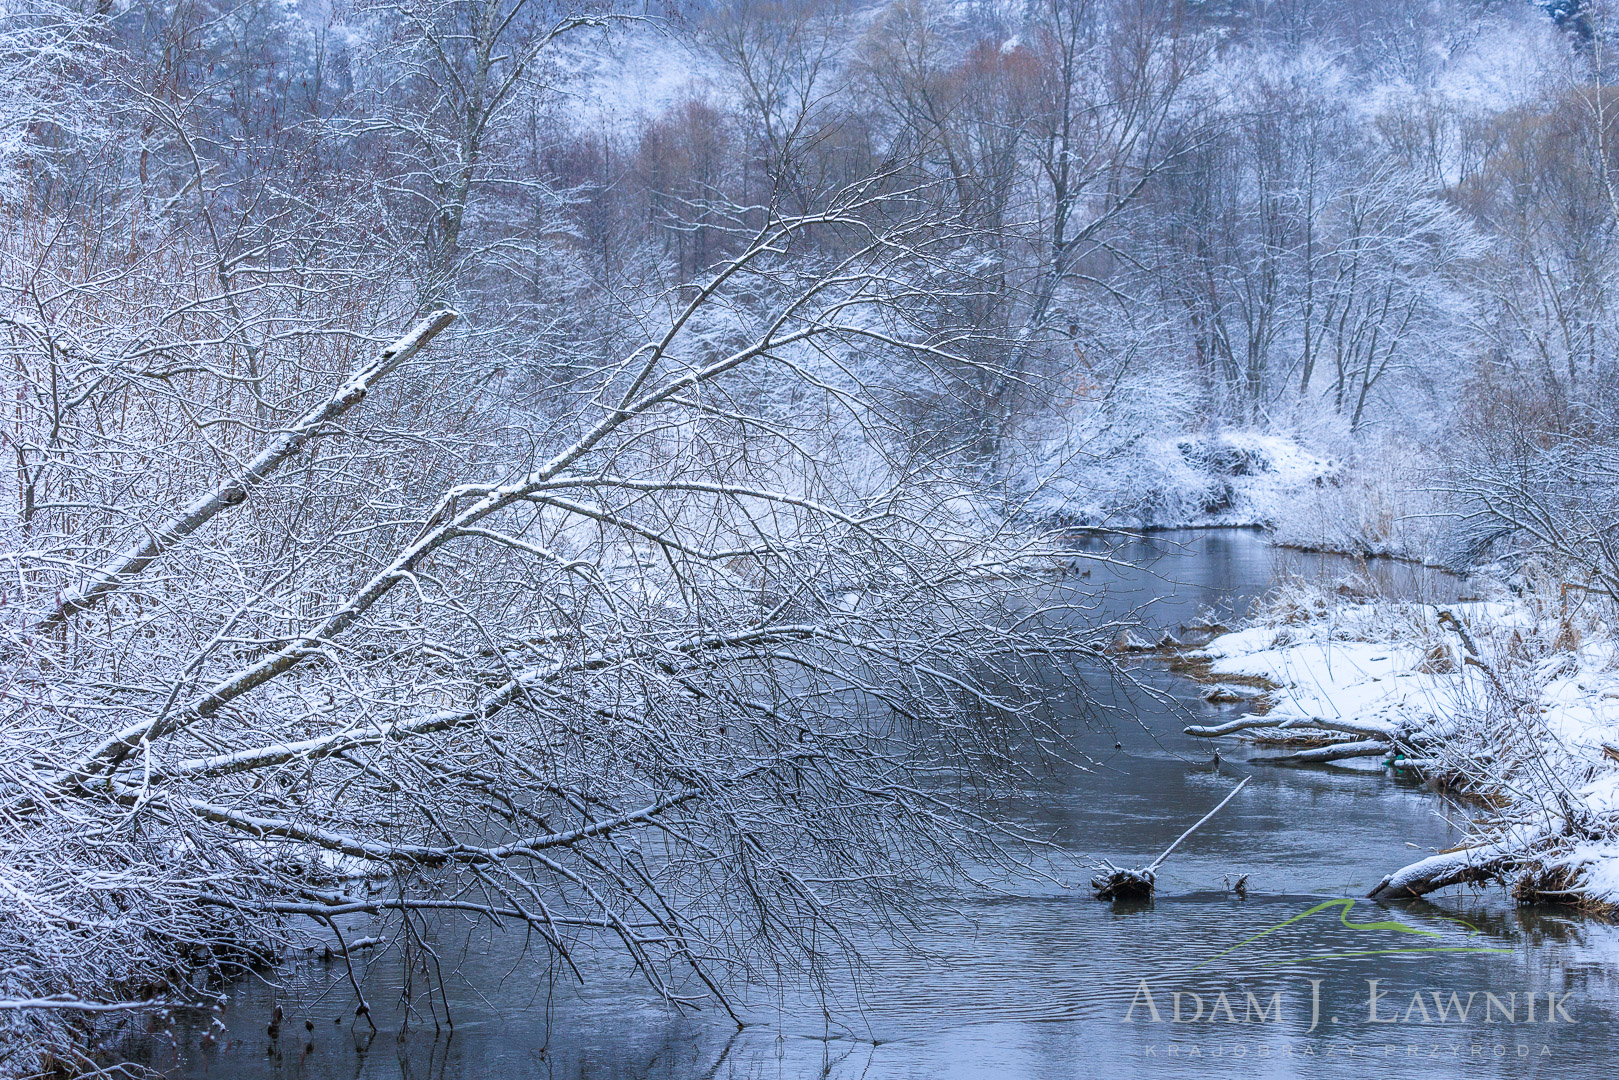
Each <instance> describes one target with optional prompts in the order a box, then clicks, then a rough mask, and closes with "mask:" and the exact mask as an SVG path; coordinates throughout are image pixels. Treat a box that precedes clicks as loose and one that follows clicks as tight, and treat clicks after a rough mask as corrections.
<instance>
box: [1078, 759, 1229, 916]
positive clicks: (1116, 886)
mask: <svg viewBox="0 0 1619 1080" xmlns="http://www.w3.org/2000/svg"><path fill="white" fill-rule="evenodd" d="M1252 779H1253V777H1251V776H1249V777H1244V778H1243V780H1242V782H1241V783H1240V784H1238V785H1237V786H1236V787H1234V788H1232V789H1231V791H1230V792H1229V793H1228V794H1227V795H1226V797H1225V798H1223V799H1221V800H1220V802H1219V803H1218V804H1217V805H1216V806H1215V808H1214V809H1213V810H1210V811H1209V812H1208V813H1206V814H1204V815H1203V816H1202V817H1201V818H1199V819H1198V820H1197V824H1195V825H1193V826H1192V827H1191V828H1190V829H1187V830H1186V831H1185V832H1183V833H1181V834H1180V835H1179V836H1177V837H1176V838H1175V842H1174V843H1173V844H1170V845H1169V846H1168V847H1167V848H1165V849H1164V853H1163V854H1162V855H1160V856H1158V857H1157V858H1156V859H1154V860H1153V861H1152V862H1151V864H1149V865H1148V866H1145V867H1143V868H1141V869H1139V870H1137V869H1133V868H1130V867H1124V866H1114V865H1113V864H1112V863H1110V862H1107V861H1106V860H1104V861H1103V863H1102V868H1103V869H1104V870H1105V871H1106V873H1104V874H1101V875H1098V876H1097V877H1094V878H1092V879H1091V888H1092V889H1094V890H1095V891H1096V898H1097V899H1098V900H1151V899H1152V891H1153V887H1154V884H1155V882H1156V880H1157V873H1158V868H1159V867H1160V866H1162V865H1163V864H1164V860H1165V859H1167V858H1169V853H1170V852H1172V851H1174V850H1175V849H1176V848H1178V847H1180V845H1181V841H1182V840H1185V839H1186V838H1187V837H1188V836H1191V835H1192V834H1193V833H1194V832H1196V831H1197V830H1198V829H1200V828H1202V827H1203V825H1204V824H1205V823H1207V822H1208V820H1209V819H1210V818H1212V817H1213V816H1214V815H1215V814H1218V813H1219V812H1220V810H1221V808H1222V807H1224V806H1225V804H1226V803H1228V802H1230V801H1231V800H1232V799H1234V798H1235V797H1236V795H1237V792H1239V791H1241V790H1242V789H1243V788H1244V787H1246V786H1247V785H1248V781H1249V780H1252ZM1244 879H1245V880H1246V875H1244Z"/></svg>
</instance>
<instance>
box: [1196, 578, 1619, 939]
mask: <svg viewBox="0 0 1619 1080" xmlns="http://www.w3.org/2000/svg"><path fill="white" fill-rule="evenodd" d="M1497 596H1498V598H1496V599H1491V600H1488V601H1480V602H1471V603H1455V604H1448V605H1445V604H1438V605H1436V604H1421V603H1404V602H1396V601H1391V600H1386V599H1380V598H1376V597H1369V596H1366V595H1361V594H1359V593H1358V591H1357V590H1355V589H1354V588H1348V589H1345V588H1344V587H1342V586H1340V587H1339V588H1338V589H1329V588H1323V587H1321V586H1319V585H1309V584H1303V583H1293V584H1289V585H1287V586H1285V587H1284V588H1282V589H1280V590H1278V592H1277V593H1275V594H1274V595H1273V596H1271V597H1270V598H1269V599H1268V600H1267V602H1266V603H1265V604H1264V605H1263V606H1262V607H1261V609H1260V610H1259V611H1258V612H1257V613H1256V615H1255V617H1254V618H1253V620H1252V622H1251V625H1249V626H1248V627H1247V628H1245V629H1241V630H1238V631H1235V632H1231V633H1226V634H1223V635H1221V636H1219V637H1217V638H1215V639H1213V640H1212V641H1210V642H1209V643H1208V645H1206V646H1204V647H1203V648H1202V649H1200V650H1197V651H1195V652H1192V653H1189V654H1187V655H1186V656H1185V658H1184V661H1183V662H1184V663H1185V664H1186V666H1187V668H1188V670H1189V671H1190V672H1191V673H1193V674H1196V675H1198V676H1199V677H1201V678H1203V679H1204V680H1205V681H1207V682H1209V683H1210V684H1211V685H1209V686H1208V687H1207V688H1206V690H1205V693H1206V695H1207V696H1208V698H1209V700H1211V701H1224V702H1228V703H1230V704H1231V706H1232V718H1231V719H1230V720H1228V721H1225V722H1223V723H1218V724H1206V725H1200V726H1197V727H1193V728H1188V729H1187V730H1188V732H1189V733H1190V734H1194V735H1201V736H1206V737H1210V738H1241V739H1245V740H1248V741H1250V742H1252V743H1254V744H1257V745H1258V746H1260V747H1262V748H1264V749H1265V750H1267V751H1273V752H1274V753H1267V754H1266V755H1265V758H1266V759H1267V760H1270V761H1277V762H1283V763H1298V764H1303V763H1333V764H1336V765H1339V766H1346V767H1356V768H1362V769H1372V770H1384V769H1390V770H1406V771H1409V772H1411V773H1414V774H1416V775H1420V776H1422V777H1424V778H1425V779H1426V780H1427V781H1428V782H1429V783H1430V784H1431V785H1432V786H1434V787H1435V788H1437V789H1439V790H1441V791H1443V792H1445V793H1447V794H1448V795H1450V796H1452V797H1454V799H1455V803H1456V805H1455V807H1454V812H1455V813H1456V814H1457V816H1458V820H1459V821H1460V822H1462V823H1463V824H1464V826H1465V828H1466V831H1467V839H1466V840H1465V842H1464V843H1463V844H1462V845H1461V846H1459V847H1458V848H1456V849H1453V850H1450V851H1446V852H1439V853H1436V854H1434V855H1432V856H1430V857H1428V858H1425V859H1422V860H1420V861H1418V862H1416V863H1412V864H1410V865H1408V866H1405V867H1402V868H1401V869H1399V870H1396V871H1395V872H1394V873H1392V874H1390V875H1389V876H1388V877H1387V878H1385V879H1384V880H1383V882H1381V883H1380V884H1379V886H1378V888H1377V889H1375V890H1373V894H1372V895H1374V896H1379V897H1384V898H1393V897H1397V896H1414V895H1421V894H1423V893H1426V892H1430V891H1433V890H1434V889H1438V888H1443V887H1445V886H1447V885H1451V884H1456V883H1460V882H1474V883H1479V882H1485V881H1496V882H1500V883H1502V884H1504V885H1506V886H1507V887H1509V888H1510V889H1512V891H1513V894H1514V896H1515V897H1516V898H1517V899H1519V900H1520V901H1523V902H1558V903H1571V904H1576V905H1582V906H1585V907H1588V908H1591V909H1597V910H1601V911H1604V912H1607V913H1614V912H1619V638H1616V635H1615V633H1614V626H1613V623H1612V621H1611V612H1610V611H1608V610H1607V605H1605V604H1604V603H1601V602H1599V601H1598V599H1597V598H1596V597H1595V596H1590V597H1588V596H1587V594H1586V593H1585V591H1584V590H1582V589H1578V588H1570V587H1557V586H1548V585H1542V586H1540V587H1539V588H1535V587H1530V588H1526V589H1524V590H1522V591H1521V592H1520V593H1519V594H1517V595H1509V594H1507V593H1506V591H1505V590H1504V589H1499V590H1497Z"/></svg>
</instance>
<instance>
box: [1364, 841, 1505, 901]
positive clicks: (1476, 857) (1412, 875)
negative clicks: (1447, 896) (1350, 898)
mask: <svg viewBox="0 0 1619 1080" xmlns="http://www.w3.org/2000/svg"><path fill="white" fill-rule="evenodd" d="M1514 861H1515V860H1514V858H1513V854H1512V852H1510V851H1509V850H1507V849H1506V848H1504V847H1501V846H1499V845H1489V846H1485V847H1472V848H1462V849H1461V850H1459V851H1446V852H1442V853H1441V854H1438V855H1430V856H1428V857H1427V858H1426V859H1419V860H1418V861H1416V862H1414V863H1411V864H1410V865H1408V866H1403V867H1401V868H1400V869H1398V870H1396V871H1394V873H1392V874H1389V875H1388V876H1387V877H1385V878H1384V879H1383V880H1382V881H1379V882H1378V883H1377V885H1376V886H1375V887H1373V889H1372V891H1371V892H1369V893H1367V894H1366V895H1367V897H1368V898H1370V899H1372V900H1401V899H1409V898H1411V897H1415V896H1424V895H1426V894H1428V893H1431V892H1433V891H1435V890H1436V889H1443V888H1444V887H1445V886H1447V885H1460V884H1462V883H1463V882H1473V883H1481V882H1485V881H1488V880H1490V879H1491V878H1492V877H1495V876H1496V875H1497V874H1499V873H1501V872H1502V871H1503V870H1505V869H1507V868H1508V867H1509V866H1510V865H1511V864H1512V863H1513V862H1514Z"/></svg>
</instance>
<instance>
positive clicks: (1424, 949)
mask: <svg viewBox="0 0 1619 1080" xmlns="http://www.w3.org/2000/svg"><path fill="white" fill-rule="evenodd" d="M1355 904H1356V901H1355V900H1353V899H1350V898H1348V897H1345V898H1344V899H1341V900H1323V901H1322V902H1321V903H1319V904H1316V905H1315V906H1314V907H1311V908H1306V909H1305V910H1304V911H1301V912H1299V913H1298V914H1297V915H1295V916H1293V917H1292V918H1291V919H1283V920H1282V921H1281V922H1279V923H1277V924H1276V925H1275V926H1271V927H1267V928H1266V929H1264V930H1261V931H1260V932H1259V933H1257V934H1255V935H1254V936H1253V937H1250V938H1245V939H1243V940H1242V941H1239V942H1237V943H1236V944H1235V945H1233V946H1231V947H1230V948H1229V949H1225V950H1222V951H1221V952H1217V953H1215V954H1214V955H1213V956H1211V957H1209V958H1208V959H1207V960H1205V961H1203V962H1202V963H1201V964H1198V965H1196V967H1194V968H1193V969H1192V970H1193V971H1196V970H1197V968H1200V967H1203V966H1204V965H1206V964H1212V963H1214V962H1215V961H1216V960H1219V959H1220V958H1221V957H1225V956H1230V955H1231V954H1232V953H1234V952H1236V951H1237V950H1238V949H1242V948H1246V947H1247V946H1249V945H1252V944H1253V943H1254V942H1256V941H1258V940H1259V939H1260V938H1263V937H1267V936H1269V935H1271V934H1274V933H1276V932H1277V931H1278V930H1281V929H1283V928H1284V927H1288V926H1292V925H1293V924H1294V923H1296V922H1302V921H1303V920H1305V919H1308V918H1310V917H1311V916H1312V915H1316V914H1319V913H1320V912H1323V911H1326V910H1328V909H1329V908H1337V909H1338V921H1339V923H1340V924H1341V925H1343V926H1344V927H1346V928H1348V929H1350V930H1355V931H1363V930H1364V931H1374V932H1375V931H1385V932H1388V933H1394V934H1411V935H1416V936H1417V937H1421V938H1430V939H1438V940H1440V941H1443V940H1444V939H1445V936H1446V935H1445V934H1443V933H1441V932H1440V931H1438V930H1426V929H1423V928H1422V927H1419V926H1411V925H1408V924H1406V923H1403V922H1398V921H1384V922H1364V923H1362V922H1354V921H1352V920H1351V919H1350V918H1349V910H1350V908H1352V907H1354V906H1355ZM1435 917H1436V918H1438V919H1440V920H1442V921H1444V922H1448V923H1454V924H1455V925H1457V926H1460V927H1462V928H1463V929H1464V930H1466V931H1467V936H1468V937H1474V936H1477V935H1478V934H1480V933H1481V932H1482V931H1480V930H1479V928H1478V927H1476V926H1474V925H1473V924H1472V923H1469V922H1466V921H1465V920H1462V919H1457V918H1453V917H1451V916H1448V915H1440V916H1435ZM1367 944H1368V945H1370V944H1371V942H1370V941H1368V942H1367ZM1512 951H1513V950H1512V949H1509V948H1491V947H1489V946H1485V945H1441V944H1437V943H1435V944H1432V945H1418V944H1415V943H1413V944H1411V945H1406V946H1401V947H1397V948H1396V947H1387V948H1365V949H1351V950H1348V951H1345V952H1334V953H1320V954H1318V955H1315V956H1298V957H1292V958H1290V959H1286V960H1272V961H1268V962H1267V963H1265V964H1262V965H1260V966H1261V967H1278V966H1282V965H1286V964H1307V963H1310V962H1311V961H1314V960H1341V959H1346V958H1349V957H1355V956H1395V955H1409V954H1411V953H1509V952H1512Z"/></svg>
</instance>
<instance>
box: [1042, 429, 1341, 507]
mask: <svg viewBox="0 0 1619 1080" xmlns="http://www.w3.org/2000/svg"><path fill="white" fill-rule="evenodd" d="M1063 449H1065V448H1062V447H1047V448H1045V451H1044V455H1045V457H1046V458H1048V459H1052V458H1056V457H1059V456H1061V454H1062V451H1063ZM1338 475H1339V472H1338V467H1337V466H1336V464H1335V463H1334V462H1333V461H1332V460H1331V459H1329V458H1327V457H1324V456H1322V455H1319V454H1316V453H1314V452H1313V451H1311V450H1309V449H1307V448H1306V447H1304V446H1303V445H1302V444H1301V443H1299V442H1297V441H1295V440H1293V439H1289V438H1286V437H1283V436H1279V435H1265V434H1260V433H1258V432H1254V431H1241V430H1229V431H1222V432H1219V433H1216V434H1201V435H1191V434H1180V435H1168V436H1162V437H1152V438H1140V439H1136V440H1131V441H1130V442H1129V443H1128V444H1127V445H1125V446H1123V447H1120V448H1117V449H1116V450H1115V451H1114V452H1112V453H1110V454H1107V455H1102V456H1094V457H1093V456H1091V455H1087V454H1077V455H1072V456H1068V457H1067V458H1066V459H1065V460H1064V463H1063V465H1062V466H1061V467H1059V468H1056V469H1054V470H1053V471H1052V472H1051V473H1050V474H1049V475H1047V476H1045V477H1044V479H1043V481H1042V483H1041V486H1040V488H1039V489H1038V491H1037V492H1035V494H1034V495H1033V496H1032V497H1031V498H1030V500H1029V503H1028V509H1029V511H1030V512H1031V513H1033V514H1035V515H1037V516H1039V517H1042V518H1044V519H1047V520H1052V521H1057V522H1060V523H1062V524H1065V525H1076V526H1093V527H1095V526H1100V527H1107V528H1129V529H1134V528H1172V527H1174V528H1178V527H1182V526H1258V527H1266V528H1269V527H1273V526H1275V525H1276V524H1277V522H1278V521H1280V520H1282V519H1283V517H1284V516H1285V515H1286V512H1287V509H1288V507H1289V506H1290V505H1292V504H1294V503H1296V502H1297V500H1299V499H1300V498H1301V497H1302V496H1304V495H1306V493H1308V492H1311V491H1314V490H1316V489H1319V488H1321V487H1324V486H1326V485H1328V484H1331V483H1336V482H1337V478H1338Z"/></svg>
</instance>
